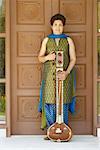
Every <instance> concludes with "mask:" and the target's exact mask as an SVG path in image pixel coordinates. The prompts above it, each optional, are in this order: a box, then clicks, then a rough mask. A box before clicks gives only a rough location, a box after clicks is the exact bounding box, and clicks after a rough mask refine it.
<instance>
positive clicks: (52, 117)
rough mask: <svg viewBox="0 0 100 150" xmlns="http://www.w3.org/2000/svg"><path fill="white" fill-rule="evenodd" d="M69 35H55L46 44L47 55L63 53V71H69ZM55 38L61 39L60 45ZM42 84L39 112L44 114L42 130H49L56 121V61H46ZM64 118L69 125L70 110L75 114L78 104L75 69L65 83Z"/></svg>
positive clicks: (49, 37)
mask: <svg viewBox="0 0 100 150" xmlns="http://www.w3.org/2000/svg"><path fill="white" fill-rule="evenodd" d="M67 37H68V36H67V35H65V34H61V35H54V34H50V35H49V36H48V41H47V44H46V55H48V54H49V53H50V52H52V51H54V52H56V51H59V50H61V51H63V54H64V57H63V59H64V60H63V62H64V65H63V69H64V70H67V68H68V66H69V63H70V56H69V43H68V40H67ZM55 38H60V40H59V45H58V46H57V45H56V42H55ZM43 68H44V69H43V77H42V84H41V88H40V101H39V107H38V111H39V112H42V124H41V128H42V129H44V128H46V127H47V128H48V127H49V126H50V125H51V124H53V123H54V122H55V121H56V101H55V100H56V80H55V79H56V63H55V61H46V62H45V63H44V67H43ZM63 89H64V91H63V98H64V99H63V103H64V104H63V116H64V122H65V123H66V124H68V110H69V111H70V112H71V113H74V112H75V104H76V95H75V89H76V77H75V68H73V69H72V70H71V72H70V74H69V75H68V76H67V78H66V79H65V80H64V81H63Z"/></svg>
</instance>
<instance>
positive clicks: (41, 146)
mask: <svg viewBox="0 0 100 150" xmlns="http://www.w3.org/2000/svg"><path fill="white" fill-rule="evenodd" d="M4 134H5V131H0V150H100V137H95V136H92V135H74V136H73V137H72V140H71V141H70V142H59V143H58V142H52V141H45V140H44V139H43V137H44V136H41V135H33V136H31V135H30V136H26V135H25V136H11V137H10V138H6V137H5V136H4Z"/></svg>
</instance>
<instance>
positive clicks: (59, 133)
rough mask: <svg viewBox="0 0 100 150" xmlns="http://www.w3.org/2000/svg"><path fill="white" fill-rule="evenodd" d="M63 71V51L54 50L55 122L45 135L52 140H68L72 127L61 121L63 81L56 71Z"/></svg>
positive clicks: (70, 136)
mask: <svg viewBox="0 0 100 150" xmlns="http://www.w3.org/2000/svg"><path fill="white" fill-rule="evenodd" d="M60 71H63V51H57V52H56V122H55V123H54V124H52V125H51V126H50V127H49V128H48V130H47V136H48V138H49V139H50V140H52V141H59V142H60V141H69V140H70V139H71V138H72V129H71V128H70V127H69V126H68V125H66V124H65V123H64V122H63V81H61V80H59V79H58V77H57V73H58V72H60Z"/></svg>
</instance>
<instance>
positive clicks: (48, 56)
mask: <svg viewBox="0 0 100 150" xmlns="http://www.w3.org/2000/svg"><path fill="white" fill-rule="evenodd" d="M46 57H47V60H55V58H56V54H55V52H54V51H53V52H51V53H50V54H48V55H47V56H46Z"/></svg>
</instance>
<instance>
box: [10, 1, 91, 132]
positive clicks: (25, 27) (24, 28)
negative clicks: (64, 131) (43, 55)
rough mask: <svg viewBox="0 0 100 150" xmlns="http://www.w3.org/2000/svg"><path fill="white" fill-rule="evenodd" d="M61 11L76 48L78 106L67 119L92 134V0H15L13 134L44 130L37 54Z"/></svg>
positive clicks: (12, 25) (66, 31)
mask: <svg viewBox="0 0 100 150" xmlns="http://www.w3.org/2000/svg"><path fill="white" fill-rule="evenodd" d="M58 12H60V13H62V14H64V15H65V16H66V17H67V23H66V26H65V33H66V34H69V35H70V36H71V37H72V38H73V40H74V42H75V46H76V54H77V64H76V70H77V92H76V95H77V105H76V109H77V111H76V115H74V117H72V116H71V115H70V114H69V120H70V121H69V123H70V125H71V127H72V129H73V131H74V134H92V0H54V1H52V0H11V108H12V109H11V120H12V122H11V124H12V128H11V131H12V134H44V133H45V132H44V131H41V129H40V124H41V123H40V121H41V119H40V118H39V116H38V112H37V108H38V102H39V88H40V83H41V72H42V66H41V65H40V64H39V62H38V59H37V56H38V52H39V49H40V45H41V41H42V39H43V38H44V37H45V36H46V35H47V34H48V33H50V24H49V20H50V18H51V16H52V15H53V14H55V13H58Z"/></svg>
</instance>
